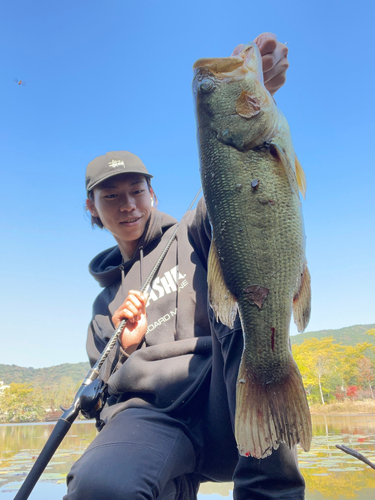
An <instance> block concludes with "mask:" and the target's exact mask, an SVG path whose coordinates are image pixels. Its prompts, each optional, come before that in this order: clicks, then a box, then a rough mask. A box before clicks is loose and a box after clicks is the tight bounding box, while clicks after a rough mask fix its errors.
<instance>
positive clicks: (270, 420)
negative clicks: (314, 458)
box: [200, 138, 311, 458]
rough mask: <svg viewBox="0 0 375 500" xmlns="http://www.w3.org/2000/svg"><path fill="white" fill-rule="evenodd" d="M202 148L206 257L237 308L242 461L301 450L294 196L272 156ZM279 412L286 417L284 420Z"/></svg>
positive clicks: (301, 261) (299, 235)
mask: <svg viewBox="0 0 375 500" xmlns="http://www.w3.org/2000/svg"><path fill="white" fill-rule="evenodd" d="M201 144H205V146H203V147H201V151H200V155H201V178H202V184H203V190H204V195H205V200H206V204H207V209H208V213H209V217H210V221H211V224H212V230H213V244H212V247H213V249H212V251H214V252H216V258H217V261H218V262H219V264H220V268H221V271H222V275H223V279H224V282H225V286H226V287H227V288H228V290H229V293H230V294H231V295H232V296H233V297H234V298H235V300H236V301H237V303H238V309H239V313H240V318H241V323H242V329H243V334H244V351H243V357H242V360H241V367H240V372H239V377H238V383H237V410H236V439H237V443H238V447H239V450H240V453H241V454H243V455H251V456H255V457H258V458H264V457H265V456H267V455H269V454H270V453H271V452H272V449H276V448H277V447H278V446H279V443H280V442H286V443H287V444H288V445H289V446H293V445H294V444H296V443H297V442H299V441H300V442H301V444H302V445H303V447H304V448H305V449H307V448H309V446H310V445H309V441H310V440H311V421H310V414H309V411H308V406H307V401H306V396H305V392H304V388H303V384H302V379H301V376H300V374H299V371H298V368H297V366H296V364H295V362H294V360H293V358H292V356H291V353H290V349H289V325H290V320H291V314H292V305H293V298H294V297H295V296H296V294H297V293H298V290H299V287H300V285H301V276H302V274H303V270H304V266H305V255H304V253H305V248H304V247H305V244H304V229H303V220H302V215H301V209H300V201H299V198H298V195H297V193H294V192H293V191H292V189H291V186H290V183H289V181H288V177H287V175H286V172H285V169H284V168H283V167H282V165H281V164H280V162H279V161H278V159H277V158H275V156H274V155H272V154H271V152H270V150H268V149H259V150H251V151H248V152H240V151H238V150H236V149H235V148H232V147H230V146H226V145H223V144H221V143H218V141H216V144H215V141H214V140H213V139H212V138H211V139H210V140H206V141H202V143H201ZM285 405H287V406H289V407H292V410H291V411H290V412H289V410H288V411H287V413H285ZM288 412H289V413H290V414H289V413H288ZM309 422H310V423H309ZM309 426H310V428H309ZM301 429H302V430H301ZM304 429H306V432H305V431H304Z"/></svg>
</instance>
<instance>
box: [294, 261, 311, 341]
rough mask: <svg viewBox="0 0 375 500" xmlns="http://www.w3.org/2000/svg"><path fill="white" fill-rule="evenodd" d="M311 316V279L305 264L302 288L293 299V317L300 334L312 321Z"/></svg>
mask: <svg viewBox="0 0 375 500" xmlns="http://www.w3.org/2000/svg"><path fill="white" fill-rule="evenodd" d="M310 314H311V277H310V271H309V268H308V267H307V263H306V262H305V265H304V268H303V272H302V275H301V283H300V288H299V290H298V292H297V294H296V295H295V297H294V298H293V317H294V322H295V324H296V325H297V329H298V331H299V332H303V331H304V330H305V328H306V327H307V325H308V323H309V321H310Z"/></svg>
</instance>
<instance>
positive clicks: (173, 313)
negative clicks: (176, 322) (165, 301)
mask: <svg viewBox="0 0 375 500" xmlns="http://www.w3.org/2000/svg"><path fill="white" fill-rule="evenodd" d="M176 314H177V307H176V309H175V310H174V311H171V316H176Z"/></svg>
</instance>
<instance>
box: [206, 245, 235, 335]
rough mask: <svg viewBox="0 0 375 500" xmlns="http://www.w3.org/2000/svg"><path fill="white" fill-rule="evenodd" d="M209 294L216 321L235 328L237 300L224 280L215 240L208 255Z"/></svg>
mask: <svg viewBox="0 0 375 500" xmlns="http://www.w3.org/2000/svg"><path fill="white" fill-rule="evenodd" d="M207 282H208V295H209V302H210V304H211V307H212V309H213V310H214V313H215V318H216V321H221V322H222V323H223V324H224V325H227V326H229V327H230V328H233V325H234V320H235V318H236V314H237V301H236V298H235V297H234V295H233V294H232V293H231V292H230V291H229V290H228V287H227V286H226V284H225V282H224V277H223V271H222V270H221V266H220V262H219V257H218V255H217V250H216V246H215V242H214V241H212V243H211V247H210V253H209V255H208V273H207Z"/></svg>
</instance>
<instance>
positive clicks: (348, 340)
mask: <svg viewBox="0 0 375 500" xmlns="http://www.w3.org/2000/svg"><path fill="white" fill-rule="evenodd" d="M371 328H375V324H372V325H354V326H347V327H345V328H339V329H338V330H319V331H317V332H304V333H299V334H298V335H293V336H292V337H290V340H291V342H292V345H293V344H297V345H299V344H302V342H303V341H304V340H305V339H311V338H315V339H322V338H323V337H333V338H334V339H335V342H337V343H341V344H343V345H352V346H354V345H357V344H359V343H361V342H366V341H367V342H371V343H372V344H375V339H374V337H371V335H365V332H367V331H368V330H371Z"/></svg>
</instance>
